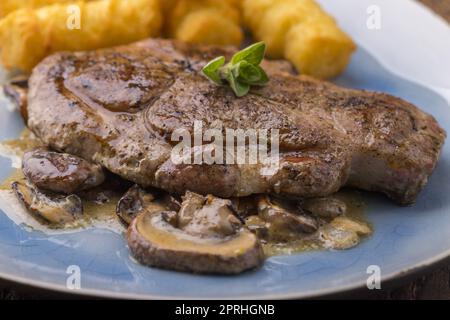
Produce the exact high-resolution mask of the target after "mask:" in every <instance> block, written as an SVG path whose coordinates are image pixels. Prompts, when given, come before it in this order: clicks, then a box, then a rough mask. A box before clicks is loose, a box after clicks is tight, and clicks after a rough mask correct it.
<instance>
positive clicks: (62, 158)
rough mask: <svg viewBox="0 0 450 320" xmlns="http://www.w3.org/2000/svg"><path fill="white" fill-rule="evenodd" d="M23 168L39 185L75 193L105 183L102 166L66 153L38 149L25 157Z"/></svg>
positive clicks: (40, 187) (65, 192)
mask: <svg viewBox="0 0 450 320" xmlns="http://www.w3.org/2000/svg"><path fill="white" fill-rule="evenodd" d="M22 170H23V173H24V174H25V176H26V177H27V178H28V180H30V182H32V183H33V184H34V185H35V186H36V187H38V188H39V189H43V190H48V191H53V192H57V193H64V194H72V193H75V192H78V191H82V190H86V189H90V188H93V187H96V186H98V185H100V184H102V183H103V181H104V180H105V175H104V173H103V169H102V167H101V166H99V165H96V164H93V163H90V162H88V161H86V160H84V159H82V158H79V157H77V156H73V155H71V154H67V153H58V152H52V151H48V150H43V149H36V150H33V151H29V152H27V153H25V155H24V156H23V164H22Z"/></svg>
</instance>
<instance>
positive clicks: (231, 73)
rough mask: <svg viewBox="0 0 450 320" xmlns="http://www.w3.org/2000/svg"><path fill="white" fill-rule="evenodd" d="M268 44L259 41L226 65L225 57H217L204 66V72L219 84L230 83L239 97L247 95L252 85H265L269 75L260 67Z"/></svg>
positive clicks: (237, 54) (240, 52)
mask: <svg viewBox="0 0 450 320" xmlns="http://www.w3.org/2000/svg"><path fill="white" fill-rule="evenodd" d="M265 52H266V44H265V43H264V42H258V43H255V44H253V45H251V46H250V47H248V48H245V49H244V50H242V51H239V52H238V53H236V54H235V55H234V56H233V58H232V59H231V61H230V62H229V63H227V64H226V65H225V57H217V58H215V59H213V60H211V61H210V62H208V64H207V65H206V66H205V67H203V70H202V72H203V74H204V75H205V76H206V77H207V78H208V79H209V80H211V81H212V82H214V83H215V84H217V85H226V84H228V85H229V86H230V87H231V89H233V91H234V93H235V94H236V96H238V97H243V96H245V95H246V94H247V93H248V92H249V91H250V87H251V86H263V85H265V84H266V83H267V82H269V77H268V76H267V74H266V72H265V71H264V70H263V68H261V67H260V64H261V62H262V60H263V59H264V54H265Z"/></svg>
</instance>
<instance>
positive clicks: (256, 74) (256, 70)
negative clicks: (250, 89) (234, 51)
mask: <svg viewBox="0 0 450 320" xmlns="http://www.w3.org/2000/svg"><path fill="white" fill-rule="evenodd" d="M233 71H234V75H235V76H236V78H238V80H239V81H241V82H244V83H248V84H253V83H256V82H259V81H260V80H261V79H262V77H263V75H262V73H261V68H260V67H258V66H254V65H252V64H250V63H248V62H247V61H241V62H239V63H238V64H236V65H235V66H233Z"/></svg>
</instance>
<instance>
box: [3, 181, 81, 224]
mask: <svg viewBox="0 0 450 320" xmlns="http://www.w3.org/2000/svg"><path fill="white" fill-rule="evenodd" d="M11 187H12V189H13V191H14V193H15V194H16V196H17V198H18V199H19V200H20V202H21V203H22V204H23V205H24V206H25V208H26V209H27V210H28V211H30V212H31V213H32V214H33V215H34V216H36V217H37V218H38V219H40V220H42V221H45V222H47V223H50V224H55V225H64V224H67V223H70V222H74V221H75V220H76V219H78V218H81V217H82V215H83V204H82V202H81V199H80V198H79V197H78V196H77V195H69V196H62V195H55V194H45V193H43V192H41V191H39V190H38V189H37V188H36V187H35V186H33V185H31V184H29V183H27V182H26V181H21V182H13V183H12V185H11Z"/></svg>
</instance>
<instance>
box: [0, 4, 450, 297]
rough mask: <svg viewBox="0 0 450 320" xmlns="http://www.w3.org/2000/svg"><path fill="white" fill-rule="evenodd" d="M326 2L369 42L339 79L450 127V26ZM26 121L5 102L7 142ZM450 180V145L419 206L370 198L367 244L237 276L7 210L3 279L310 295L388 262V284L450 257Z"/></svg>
mask: <svg viewBox="0 0 450 320" xmlns="http://www.w3.org/2000/svg"><path fill="white" fill-rule="evenodd" d="M320 2H321V3H322V4H323V5H324V6H325V7H326V9H327V10H328V11H329V12H331V13H332V14H333V15H334V16H336V17H337V19H338V20H339V23H340V24H341V26H342V27H343V28H344V29H345V30H346V31H347V32H348V33H350V34H351V35H352V36H353V38H354V39H355V40H356V42H357V43H358V45H359V50H358V52H357V53H356V55H355V56H354V58H353V60H352V62H351V65H350V67H349V69H348V70H347V72H346V73H345V74H344V75H342V76H341V77H340V78H339V79H337V80H336V82H337V83H338V84H341V85H344V86H348V87H355V88H364V89H369V90H377V91H384V92H388V93H391V94H393V95H396V96H399V97H402V98H404V99H407V100H409V101H411V102H412V103H414V104H416V105H418V106H420V107H421V108H422V109H423V110H425V111H427V112H429V113H431V114H433V115H434V116H435V117H436V118H437V119H438V120H439V122H440V123H441V124H442V126H443V127H444V128H445V129H446V130H447V131H448V132H450V112H449V110H450V109H449V102H450V59H448V57H450V42H449V41H447V40H448V39H450V28H449V27H448V25H446V24H445V22H444V21H443V20H441V19H440V18H439V17H437V16H436V15H434V14H433V13H432V12H431V11H429V10H428V9H426V8H424V7H422V6H421V5H419V4H418V3H417V2H415V1H408V0H394V1H393V0H384V1H383V0H369V1H366V0H339V1H336V0H322V1H320ZM374 14H375V15H378V14H379V16H373V15H374ZM374 17H375V19H376V20H371V19H374ZM377 18H380V19H379V20H378V19H377ZM377 22H380V23H379V24H378V23H377ZM419 22H420V23H419ZM22 128H23V125H22V122H21V120H20V118H19V116H18V114H17V113H15V112H10V111H8V110H7V108H5V106H1V107H0V139H1V140H4V139H7V138H14V137H16V136H17V135H18V134H19V132H20V131H21V130H22ZM10 171H11V165H10V161H9V160H7V159H0V178H6V177H7V176H8V174H9V173H10ZM449 181H450V146H449V145H448V144H447V145H446V146H445V148H444V150H443V154H442V159H441V161H440V162H439V165H438V167H437V169H436V171H435V173H434V175H433V176H432V178H431V179H430V182H429V184H428V185H427V187H426V188H425V190H424V191H423V193H422V194H421V195H420V197H419V200H418V202H417V204H416V205H414V206H412V207H408V208H401V207H398V206H396V205H395V204H393V203H392V202H390V201H389V200H387V199H386V198H385V197H383V196H377V195H366V198H367V203H368V218H369V220H370V222H371V223H372V224H373V226H374V228H375V233H374V235H373V236H372V237H371V238H369V239H368V240H366V241H364V242H363V243H362V244H361V245H359V246H357V247H356V248H354V249H351V250H347V251H336V252H325V251H319V252H308V253H303V254H297V255H292V256H278V257H273V258H270V259H268V260H267V261H266V263H265V264H264V266H263V267H262V268H261V269H259V270H257V271H253V272H249V273H245V274H242V275H239V276H233V277H220V276H198V275H191V274H185V273H177V272H171V271H163V270H158V269H151V268H146V267H143V266H140V265H138V264H136V263H135V262H134V261H133V260H132V259H131V258H130V256H129V252H128V249H127V247H126V243H125V240H124V239H123V237H122V236H121V235H119V234H116V233H113V232H111V231H109V230H106V229H90V230H84V231H80V232H76V233H72V234H64V235H52V236H48V235H46V234H43V233H40V232H33V231H29V230H27V229H26V228H24V227H23V226H17V225H15V224H14V223H13V222H12V221H11V220H10V219H9V218H8V217H7V216H6V215H4V214H2V213H0V261H1V263H0V277H2V278H5V279H9V280H13V281H16V282H21V283H25V284H29V285H34V286H39V287H44V288H49V289H52V290H61V291H66V290H68V289H67V288H66V281H67V277H68V274H67V268H68V267H69V266H71V265H76V266H79V268H80V270H81V289H80V290H77V291H76V292H77V293H81V294H90V295H96V296H103V297H124V298H125V297H129V298H224V299H227V298H230V299H237V298H304V297H312V296H319V295H323V294H329V293H337V292H341V291H344V290H348V289H352V288H357V287H362V286H365V284H366V280H367V277H368V274H367V268H368V267H369V266H371V265H377V266H379V267H380V269H381V276H382V281H386V280H389V279H392V278H395V277H398V276H400V275H403V274H405V273H408V272H410V271H411V270H415V269H417V268H423V267H426V266H429V265H430V264H432V263H434V262H437V261H439V260H442V259H444V258H446V257H448V256H449V255H450V197H449V194H450V184H449ZM382 283H383V282H382Z"/></svg>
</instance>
